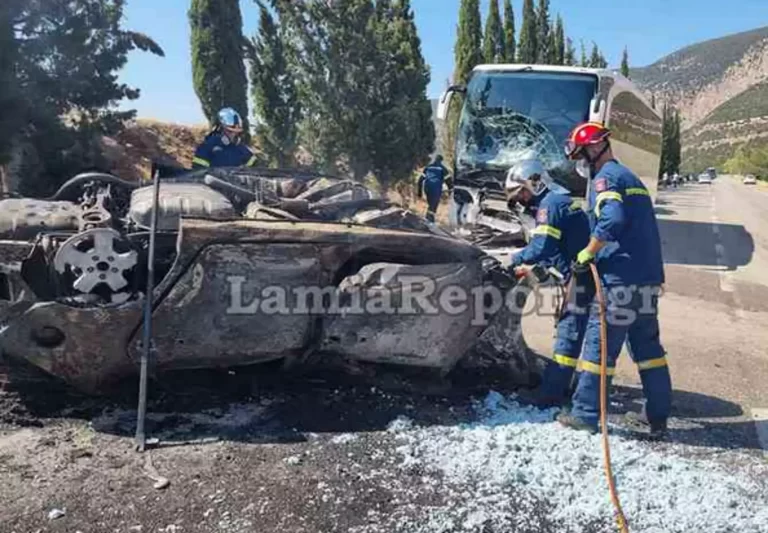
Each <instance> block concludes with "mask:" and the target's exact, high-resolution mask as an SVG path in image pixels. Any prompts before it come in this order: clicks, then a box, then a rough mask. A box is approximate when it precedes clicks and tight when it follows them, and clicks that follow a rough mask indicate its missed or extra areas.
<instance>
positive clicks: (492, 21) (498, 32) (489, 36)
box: [483, 0, 505, 63]
mask: <svg viewBox="0 0 768 533" xmlns="http://www.w3.org/2000/svg"><path fill="white" fill-rule="evenodd" d="M504 48H505V47H504V32H503V30H502V27H501V15H500V14H499V0H491V6H490V9H489V10H488V18H487V19H486V21H485V38H484V42H483V56H484V61H485V62H486V63H499V62H501V61H502V60H503V59H504V55H505V49H504Z"/></svg>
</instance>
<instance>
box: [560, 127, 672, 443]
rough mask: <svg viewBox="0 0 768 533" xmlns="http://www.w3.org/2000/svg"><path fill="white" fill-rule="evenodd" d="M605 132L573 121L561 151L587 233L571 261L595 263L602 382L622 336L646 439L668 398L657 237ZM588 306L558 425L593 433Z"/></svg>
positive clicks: (595, 364) (665, 412)
mask: <svg viewBox="0 0 768 533" xmlns="http://www.w3.org/2000/svg"><path fill="white" fill-rule="evenodd" d="M609 136H610V131H609V130H608V129H607V128H605V127H604V126H603V125H602V124H600V123H594V122H588V123H585V124H581V125H579V126H577V127H576V128H575V129H574V130H573V132H572V133H571V135H570V137H569V139H568V141H567V143H566V154H567V155H568V157H569V158H570V159H572V160H575V161H576V162H577V168H579V169H580V174H582V175H584V176H585V177H588V178H589V179H590V187H589V196H588V214H589V218H590V227H591V236H590V241H589V244H588V245H587V246H586V247H585V248H584V249H583V250H581V251H580V252H579V253H578V255H577V259H576V262H575V264H574V267H573V268H574V270H576V271H584V272H586V271H588V269H589V265H590V263H594V264H595V265H596V267H597V270H598V273H599V277H600V280H601V283H602V285H603V286H604V290H605V299H606V305H607V313H606V319H607V320H606V322H607V363H608V378H609V379H608V383H609V386H610V376H612V375H613V374H614V371H615V365H616V359H617V358H618V356H619V353H620V352H621V348H622V345H623V344H624V343H625V342H626V343H627V345H628V348H629V350H628V351H629V353H630V356H631V357H632V359H633V360H634V362H635V363H636V364H637V367H638V370H639V372H640V379H641V381H642V385H643V393H644V396H645V399H646V405H645V420H644V421H645V423H646V424H647V426H648V427H649V429H650V431H649V435H650V436H651V437H652V438H656V439H658V438H663V437H664V436H665V434H666V430H667V419H668V417H669V413H670V408H671V400H672V383H671V378H670V372H669V367H668V364H667V358H666V352H665V350H664V348H663V346H662V344H661V340H660V335H659V321H658V298H659V295H660V293H661V289H662V287H663V284H664V264H663V259H662V251H661V239H660V237H659V229H658V225H657V222H656V215H655V213H654V209H653V203H652V201H651V197H650V194H649V192H648V190H647V188H646V187H645V185H644V184H643V182H642V181H641V180H640V179H639V178H638V177H637V176H636V175H635V174H634V173H633V172H632V171H631V170H630V169H629V168H627V167H626V166H624V165H622V164H621V163H619V161H617V160H616V159H615V157H614V155H613V152H612V150H611V145H610V142H609ZM598 313H599V310H598V308H597V305H596V304H595V303H594V302H593V305H592V306H591V308H590V314H589V320H588V323H587V331H586V334H585V339H584V350H583V352H582V361H580V363H582V364H581V365H580V367H581V370H582V372H581V374H580V376H579V380H578V384H577V387H576V391H575V393H574V395H573V398H572V400H573V401H572V403H573V408H572V410H571V412H570V413H561V414H560V415H559V416H558V420H559V421H560V423H561V424H563V425H565V426H567V427H570V428H573V429H581V430H588V431H591V432H596V431H597V430H598V421H599V414H600V410H599V407H600V403H599V402H600V318H599V314H598Z"/></svg>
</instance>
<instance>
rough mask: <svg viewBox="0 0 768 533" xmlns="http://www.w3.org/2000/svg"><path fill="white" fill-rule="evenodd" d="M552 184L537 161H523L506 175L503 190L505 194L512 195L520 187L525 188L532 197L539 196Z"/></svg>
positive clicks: (542, 166)
mask: <svg viewBox="0 0 768 533" xmlns="http://www.w3.org/2000/svg"><path fill="white" fill-rule="evenodd" d="M550 183H552V178H551V177H550V175H549V172H547V169H546V168H544V165H542V164H541V161H539V160H538V159H525V160H523V161H520V162H519V163H517V164H515V166H513V167H512V168H510V169H509V172H508V173H507V180H506V182H505V183H504V190H505V191H506V192H507V194H510V193H513V192H515V191H517V190H518V189H520V188H521V187H525V188H527V189H528V190H529V191H531V193H533V195H534V196H539V195H540V194H541V193H543V192H544V190H545V189H546V188H547V186H548V185H549V184H550Z"/></svg>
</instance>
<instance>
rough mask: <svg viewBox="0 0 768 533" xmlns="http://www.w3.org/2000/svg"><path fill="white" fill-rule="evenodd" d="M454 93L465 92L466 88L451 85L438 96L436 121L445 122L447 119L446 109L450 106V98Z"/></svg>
mask: <svg viewBox="0 0 768 533" xmlns="http://www.w3.org/2000/svg"><path fill="white" fill-rule="evenodd" d="M455 92H461V93H463V92H466V88H465V87H462V86H461V85H452V86H450V87H448V89H447V90H446V91H445V92H444V93H443V94H442V96H440V100H439V101H438V102H437V119H438V120H445V119H446V118H447V117H448V109H449V106H450V105H451V98H452V97H453V93H455Z"/></svg>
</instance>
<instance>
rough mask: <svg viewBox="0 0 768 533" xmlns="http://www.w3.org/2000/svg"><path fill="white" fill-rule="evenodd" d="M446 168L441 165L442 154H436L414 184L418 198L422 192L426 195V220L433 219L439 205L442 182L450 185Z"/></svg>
mask: <svg viewBox="0 0 768 533" xmlns="http://www.w3.org/2000/svg"><path fill="white" fill-rule="evenodd" d="M448 174H449V173H448V169H447V168H445V166H444V165H443V156H442V155H440V154H438V155H437V156H436V157H435V159H434V161H433V162H432V163H430V164H429V165H428V166H427V167H426V168H425V169H424V171H423V172H422V173H421V176H419V182H418V183H417V184H416V194H417V195H418V197H419V198H422V197H423V194H422V190H423V193H426V195H427V216H426V218H427V220H428V221H430V222H434V221H435V215H436V214H437V207H438V206H439V205H440V198H441V197H442V195H443V183H446V184H447V185H448V187H449V188H450V187H451V178H450V177H449V176H448Z"/></svg>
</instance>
